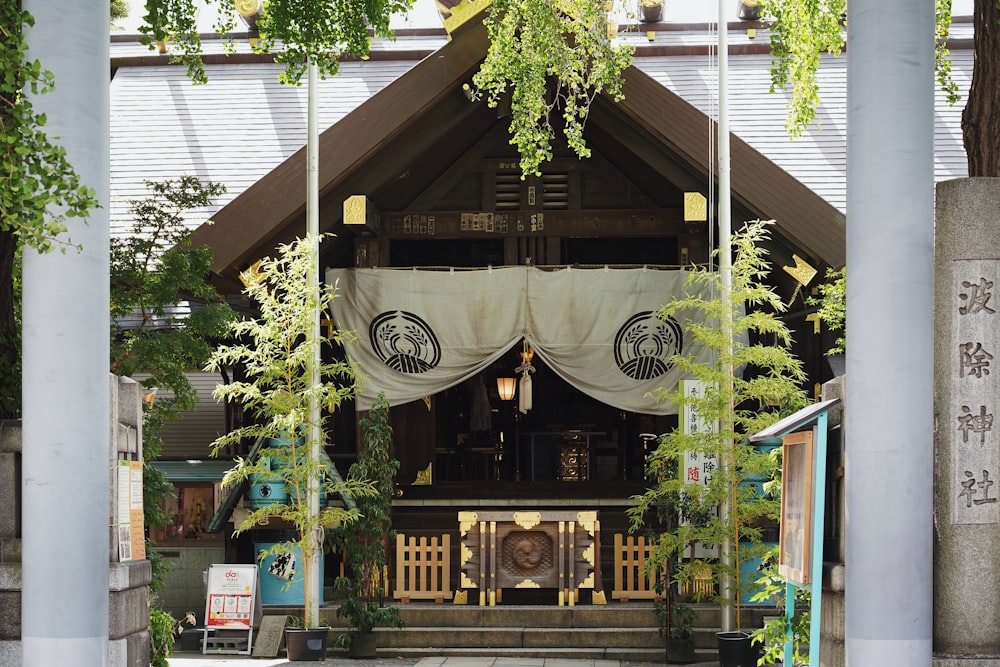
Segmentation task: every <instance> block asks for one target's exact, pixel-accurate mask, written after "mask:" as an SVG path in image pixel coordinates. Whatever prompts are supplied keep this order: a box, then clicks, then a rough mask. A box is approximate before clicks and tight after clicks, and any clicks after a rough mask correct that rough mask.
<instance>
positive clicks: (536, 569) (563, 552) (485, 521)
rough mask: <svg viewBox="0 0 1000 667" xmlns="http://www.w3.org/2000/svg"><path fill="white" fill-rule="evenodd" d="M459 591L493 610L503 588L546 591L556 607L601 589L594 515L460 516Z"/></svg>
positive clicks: (496, 513) (500, 513)
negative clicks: (554, 595) (473, 593)
mask: <svg viewBox="0 0 1000 667" xmlns="http://www.w3.org/2000/svg"><path fill="white" fill-rule="evenodd" d="M458 522H459V532H460V533H461V547H460V549H461V565H460V584H459V585H460V587H461V588H474V589H478V590H479V604H481V605H485V604H490V605H494V604H496V603H497V602H498V599H499V597H500V591H501V590H502V589H504V588H551V589H556V590H557V591H558V601H559V604H560V605H562V604H569V605H572V604H574V603H575V601H576V598H577V596H578V594H579V589H581V588H595V586H596V587H597V588H600V587H601V582H600V571H601V568H600V562H599V554H600V522H599V521H598V520H597V512H593V511H587V512H574V511H524V512H517V511H488V512H459V513H458Z"/></svg>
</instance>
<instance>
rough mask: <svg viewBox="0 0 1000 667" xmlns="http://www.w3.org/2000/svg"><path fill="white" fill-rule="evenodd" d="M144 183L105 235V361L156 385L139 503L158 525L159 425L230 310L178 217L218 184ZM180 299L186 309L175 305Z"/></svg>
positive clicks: (176, 408)
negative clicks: (120, 230)
mask: <svg viewBox="0 0 1000 667" xmlns="http://www.w3.org/2000/svg"><path fill="white" fill-rule="evenodd" d="M146 185H147V187H148V188H149V189H150V191H151V195H150V196H149V197H147V198H145V199H136V200H132V201H131V202H130V208H129V211H130V212H131V214H132V216H133V219H134V223H133V225H132V228H131V229H130V230H129V234H128V235H126V236H117V237H114V238H112V240H111V360H110V366H111V371H112V372H113V373H115V374H116V375H122V376H132V375H135V374H139V373H141V374H143V375H145V376H146V377H145V379H143V380H142V382H141V384H142V385H143V386H144V387H145V388H146V390H147V391H154V390H159V395H158V396H157V397H156V399H155V400H153V401H151V402H144V403H143V432H142V433H143V438H142V451H143V459H144V466H143V509H144V516H145V522H146V525H147V526H158V527H163V526H165V525H166V524H167V522H168V520H169V517H168V516H167V515H166V513H165V511H164V510H163V500H164V499H165V498H166V497H167V496H169V495H170V494H171V493H172V487H171V485H170V483H169V482H168V481H167V480H166V478H165V477H164V476H163V474H162V473H160V472H159V471H158V470H157V469H156V468H154V467H153V466H152V465H151V464H152V462H153V461H154V460H156V458H158V457H159V455H160V451H161V450H162V448H163V429H164V427H165V426H166V425H167V424H168V423H169V422H171V421H174V420H176V419H178V418H179V417H180V416H181V411H183V410H192V409H194V408H195V406H196V405H197V402H198V395H197V393H196V392H195V390H194V388H193V387H192V386H191V382H190V380H189V379H188V376H187V373H188V372H189V371H192V370H197V369H199V368H201V367H202V366H204V365H205V363H206V362H207V361H208V359H209V357H210V355H211V352H212V344H213V343H214V341H217V340H219V339H220V338H222V337H223V336H224V335H225V334H226V332H227V330H228V326H229V323H230V322H231V321H232V320H233V319H234V318H235V313H234V312H233V310H232V309H231V308H230V307H229V306H228V305H227V304H226V303H225V302H224V301H223V300H222V299H221V297H220V296H219V294H218V292H216V290H215V288H214V287H213V286H212V285H211V284H209V283H208V282H207V280H206V277H207V276H208V275H209V273H210V271H211V268H212V250H211V248H207V247H199V248H195V247H192V246H191V245H190V244H189V243H188V237H189V236H190V232H189V231H188V228H187V225H186V224H185V220H184V216H185V214H186V213H188V212H189V211H191V210H192V209H196V208H200V207H204V206H207V205H208V204H209V203H210V202H211V201H212V199H213V198H214V197H217V196H218V195H220V194H222V193H223V192H224V191H225V188H224V187H223V186H222V185H220V184H217V183H202V182H201V181H199V180H198V179H197V178H194V177H192V176H185V177H183V178H180V179H176V180H168V181H164V182H160V183H152V182H147V183H146ZM182 301H185V302H186V304H187V305H188V306H189V307H190V310H189V312H184V311H179V310H178V308H177V304H178V303H179V302H182ZM147 553H148V554H149V558H150V560H151V561H152V562H153V564H154V585H159V584H160V583H161V582H162V575H163V574H164V569H163V563H162V561H161V560H160V559H158V558H157V554H156V552H154V551H153V550H152V549H147Z"/></svg>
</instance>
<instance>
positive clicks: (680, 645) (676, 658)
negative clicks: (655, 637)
mask: <svg viewBox="0 0 1000 667" xmlns="http://www.w3.org/2000/svg"><path fill="white" fill-rule="evenodd" d="M696 660H697V658H696V657H695V652H694V639H673V638H670V639H667V664H669V665H690V664H691V663H693V662H696Z"/></svg>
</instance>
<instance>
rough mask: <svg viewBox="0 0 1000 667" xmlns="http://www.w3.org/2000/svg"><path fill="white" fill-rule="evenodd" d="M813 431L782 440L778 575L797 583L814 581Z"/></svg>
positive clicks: (790, 435) (802, 432) (797, 433)
mask: <svg viewBox="0 0 1000 667" xmlns="http://www.w3.org/2000/svg"><path fill="white" fill-rule="evenodd" d="M813 441H814V434H813V431H812V430H808V431H796V432H795V433H789V434H788V435H786V436H784V437H783V438H782V439H781V443H782V460H781V544H780V547H779V550H780V556H779V559H778V574H780V575H781V576H782V577H784V578H785V579H787V580H788V581H791V582H793V583H796V584H800V585H807V584H809V583H810V582H811V579H812V577H811V572H812V565H811V564H812V560H811V557H812V556H813V554H812V553H811V548H810V546H811V544H812V531H813V490H814V487H813V474H814V465H813Z"/></svg>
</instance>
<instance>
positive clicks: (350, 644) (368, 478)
mask: <svg viewBox="0 0 1000 667" xmlns="http://www.w3.org/2000/svg"><path fill="white" fill-rule="evenodd" d="M360 426H361V441H362V442H361V449H360V451H359V452H358V459H357V461H356V462H355V463H354V464H353V465H352V466H351V468H350V470H349V471H348V473H347V480H348V482H357V483H371V484H372V486H373V487H374V489H375V493H374V494H372V495H368V496H365V497H363V498H358V500H357V503H358V511H359V512H360V515H359V517H358V519H357V520H356V521H354V522H352V523H350V524H347V525H344V526H342V527H341V528H340V529H338V530H337V531H336V535H335V536H334V541H335V542H336V543H337V544H338V545H339V546H341V548H342V549H343V553H344V556H345V558H346V559H347V564H348V567H349V569H350V573H351V576H350V577H346V576H344V577H338V578H337V579H336V581H335V582H334V586H333V591H334V596H335V597H337V599H338V600H339V602H340V606H339V607H338V608H337V616H338V617H340V618H345V619H347V622H348V625H349V626H350V628H351V630H350V631H349V632H345V633H342V634H340V635H339V636H338V637H337V638H336V640H335V643H336V645H337V646H341V647H343V648H347V649H348V655H350V656H351V657H354V658H371V657H375V654H376V648H377V641H376V635H375V628H376V627H377V626H388V627H394V628H401V627H403V625H404V623H403V618H402V616H401V615H400V613H399V608H398V607H396V606H394V605H388V604H386V597H387V591H386V588H387V586H388V581H387V576H386V553H387V551H388V546H389V542H390V540H391V539H392V537H393V535H392V530H391V529H392V497H393V496H394V495H395V492H396V486H395V481H394V476H395V474H396V472H397V471H398V470H399V461H397V460H396V459H394V458H392V455H391V453H390V452H391V447H392V426H390V425H389V403H388V401H387V400H386V398H385V395H384V394H381V393H380V394H379V395H378V397H377V398H376V400H375V403H374V405H373V406H372V409H371V410H369V411H368V414H367V415H365V417H364V418H362V419H361V422H360Z"/></svg>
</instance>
